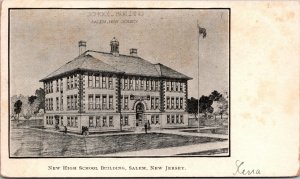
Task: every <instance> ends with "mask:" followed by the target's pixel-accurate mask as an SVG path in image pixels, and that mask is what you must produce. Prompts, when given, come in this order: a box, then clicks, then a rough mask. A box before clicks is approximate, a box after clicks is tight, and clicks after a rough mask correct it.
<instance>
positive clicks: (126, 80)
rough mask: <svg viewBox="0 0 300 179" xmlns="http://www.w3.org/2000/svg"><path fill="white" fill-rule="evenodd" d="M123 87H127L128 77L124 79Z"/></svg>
mask: <svg viewBox="0 0 300 179" xmlns="http://www.w3.org/2000/svg"><path fill="white" fill-rule="evenodd" d="M124 89H128V79H127V78H126V79H124Z"/></svg>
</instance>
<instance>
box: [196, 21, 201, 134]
mask: <svg viewBox="0 0 300 179" xmlns="http://www.w3.org/2000/svg"><path fill="white" fill-rule="evenodd" d="M197 28H198V29H197V31H199V24H198V20H197ZM199 41H200V33H199V32H198V101H197V102H198V104H197V107H198V132H200V107H199V105H200V94H199V90H200V54H199V53H200V50H199V43H200V42H199Z"/></svg>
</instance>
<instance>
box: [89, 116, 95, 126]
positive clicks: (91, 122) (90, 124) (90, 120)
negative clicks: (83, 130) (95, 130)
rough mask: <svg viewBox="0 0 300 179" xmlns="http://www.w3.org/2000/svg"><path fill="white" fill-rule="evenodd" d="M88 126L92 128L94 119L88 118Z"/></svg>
mask: <svg viewBox="0 0 300 179" xmlns="http://www.w3.org/2000/svg"><path fill="white" fill-rule="evenodd" d="M89 126H90V127H94V117H93V116H90V117H89Z"/></svg>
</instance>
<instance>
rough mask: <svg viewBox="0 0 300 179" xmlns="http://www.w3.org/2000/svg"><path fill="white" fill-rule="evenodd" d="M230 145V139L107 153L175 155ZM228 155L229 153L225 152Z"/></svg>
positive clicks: (116, 154) (117, 154) (122, 154)
mask: <svg viewBox="0 0 300 179" xmlns="http://www.w3.org/2000/svg"><path fill="white" fill-rule="evenodd" d="M228 147H229V141H223V142H210V143H202V144H196V145H187V146H180V147H169V148H161V149H149V150H140V151H134V152H120V153H114V154H107V155H109V156H154V155H155V156H174V155H178V154H184V153H193V152H202V151H207V150H215V149H223V148H228ZM223 155H227V154H223Z"/></svg>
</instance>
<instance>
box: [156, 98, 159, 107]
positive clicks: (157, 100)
mask: <svg viewBox="0 0 300 179" xmlns="http://www.w3.org/2000/svg"><path fill="white" fill-rule="evenodd" d="M158 107H159V98H158V97H156V98H155V109H158Z"/></svg>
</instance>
